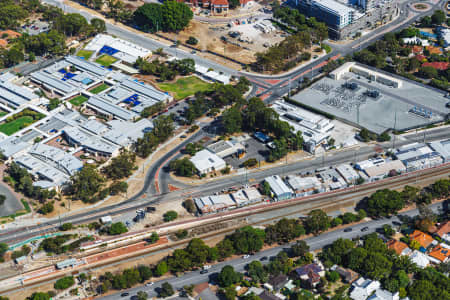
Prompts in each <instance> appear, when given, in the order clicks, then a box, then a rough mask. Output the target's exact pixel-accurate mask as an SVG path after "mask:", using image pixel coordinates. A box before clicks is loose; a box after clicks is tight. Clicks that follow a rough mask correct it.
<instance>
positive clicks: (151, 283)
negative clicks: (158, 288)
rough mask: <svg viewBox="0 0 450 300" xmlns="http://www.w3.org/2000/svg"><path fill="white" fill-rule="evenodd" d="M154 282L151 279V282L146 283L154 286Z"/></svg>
mask: <svg viewBox="0 0 450 300" xmlns="http://www.w3.org/2000/svg"><path fill="white" fill-rule="evenodd" d="M153 284H154V282H153V281H150V282H147V283H146V284H145V286H152V285H153Z"/></svg>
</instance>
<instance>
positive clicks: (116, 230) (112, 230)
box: [108, 222, 128, 235]
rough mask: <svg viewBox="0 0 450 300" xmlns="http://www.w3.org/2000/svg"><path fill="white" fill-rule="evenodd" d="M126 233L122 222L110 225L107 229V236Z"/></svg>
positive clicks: (125, 227) (126, 230)
mask: <svg viewBox="0 0 450 300" xmlns="http://www.w3.org/2000/svg"><path fill="white" fill-rule="evenodd" d="M125 232H128V229H127V226H125V224H123V223H122V222H116V223H113V224H111V226H109V229H108V234H109V235H119V234H122V233H125Z"/></svg>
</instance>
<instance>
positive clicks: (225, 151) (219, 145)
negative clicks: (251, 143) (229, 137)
mask: <svg viewBox="0 0 450 300" xmlns="http://www.w3.org/2000/svg"><path fill="white" fill-rule="evenodd" d="M206 148H207V149H208V150H209V151H211V152H213V153H215V154H216V155H217V156H219V157H221V158H224V157H227V156H230V155H233V154H235V153H238V152H239V151H245V147H244V146H243V145H242V144H241V143H237V142H235V143H233V142H231V141H224V140H220V141H218V142H215V143H213V144H211V145H209V146H207V147H206Z"/></svg>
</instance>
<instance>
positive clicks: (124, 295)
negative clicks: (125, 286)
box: [120, 292, 130, 297]
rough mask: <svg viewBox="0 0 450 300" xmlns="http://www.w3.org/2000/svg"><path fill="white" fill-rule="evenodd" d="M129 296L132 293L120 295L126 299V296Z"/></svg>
mask: <svg viewBox="0 0 450 300" xmlns="http://www.w3.org/2000/svg"><path fill="white" fill-rule="evenodd" d="M129 295H130V293H128V292H125V293H122V294H120V297H126V296H129Z"/></svg>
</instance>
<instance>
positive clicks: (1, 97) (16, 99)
mask: <svg viewBox="0 0 450 300" xmlns="http://www.w3.org/2000/svg"><path fill="white" fill-rule="evenodd" d="M38 98H39V96H38V95H36V94H35V93H33V92H32V91H31V90H29V89H28V88H27V87H24V86H18V85H15V84H13V83H10V82H8V81H5V82H0V102H3V104H5V105H7V106H10V107H13V108H18V107H20V106H22V105H24V104H27V103H28V102H30V101H33V100H36V99H38Z"/></svg>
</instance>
